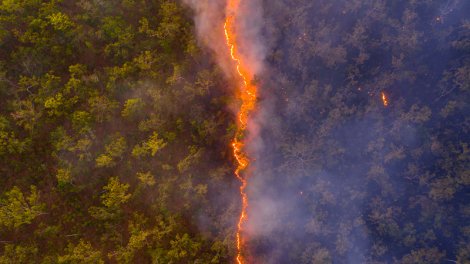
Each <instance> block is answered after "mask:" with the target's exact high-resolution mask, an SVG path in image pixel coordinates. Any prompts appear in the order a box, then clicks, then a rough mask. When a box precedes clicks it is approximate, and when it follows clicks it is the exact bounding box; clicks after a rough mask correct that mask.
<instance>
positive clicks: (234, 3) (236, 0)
mask: <svg viewBox="0 0 470 264" xmlns="http://www.w3.org/2000/svg"><path fill="white" fill-rule="evenodd" d="M227 1H228V2H227V9H226V12H227V13H226V19H225V24H224V30H225V38H226V43H227V46H228V48H229V49H230V56H231V58H232V60H233V61H234V63H235V66H236V69H237V75H238V76H239V77H240V79H241V81H242V82H243V85H242V86H241V87H240V88H239V90H238V91H237V98H238V99H239V100H240V101H241V106H240V109H239V110H238V114H237V116H238V122H237V132H236V134H235V137H234V139H233V140H232V147H233V156H234V157H235V159H236V161H237V168H236V170H235V175H236V177H237V178H238V180H239V181H240V182H241V186H240V196H241V199H242V209H241V213H240V217H239V219H238V224H237V234H236V239H237V241H236V242H237V262H238V264H242V263H244V262H245V261H244V258H243V239H242V230H243V224H244V223H245V222H246V220H247V219H248V215H247V208H248V196H247V194H246V187H247V180H246V177H245V176H244V175H242V173H243V171H244V170H245V169H246V168H247V167H248V165H249V164H250V160H249V158H248V156H247V154H246V152H245V151H244V147H245V143H244V140H243V138H244V136H245V133H246V129H247V125H248V119H249V115H250V113H251V112H253V111H254V109H255V105H256V94H257V87H256V86H255V85H253V84H252V83H251V79H252V76H253V75H254V74H253V73H252V72H250V70H249V69H248V67H247V64H246V62H245V61H243V59H242V58H241V57H240V54H239V52H238V43H237V32H236V30H235V19H236V16H237V14H238V12H239V6H240V0H227Z"/></svg>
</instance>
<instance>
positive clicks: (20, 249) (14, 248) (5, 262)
mask: <svg viewBox="0 0 470 264" xmlns="http://www.w3.org/2000/svg"><path fill="white" fill-rule="evenodd" d="M38 251H39V250H38V248H36V247H34V246H21V245H14V244H6V245H5V248H4V251H3V255H1V256H0V264H12V263H32V262H33V261H34V260H35V259H37V255H38Z"/></svg>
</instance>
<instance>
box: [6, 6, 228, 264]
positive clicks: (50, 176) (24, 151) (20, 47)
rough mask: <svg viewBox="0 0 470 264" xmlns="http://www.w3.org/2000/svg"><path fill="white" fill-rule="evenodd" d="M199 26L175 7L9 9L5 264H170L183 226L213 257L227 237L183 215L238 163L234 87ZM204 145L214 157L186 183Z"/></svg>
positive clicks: (196, 208) (199, 206)
mask: <svg viewBox="0 0 470 264" xmlns="http://www.w3.org/2000/svg"><path fill="white" fill-rule="evenodd" d="M193 32H194V28H193V25H192V19H191V17H190V13H189V12H188V10H187V8H186V7H184V6H183V5H182V4H181V3H180V2H175V1H166V0H165V1H133V0H126V1H114V2H113V1H88V0H84V1H71V0H60V1H38V0H25V1H8V0H6V1H2V2H1V3H0V42H1V43H2V49H1V52H0V97H1V100H2V103H1V104H0V172H1V175H2V177H0V186H1V187H2V191H3V193H0V229H1V235H0V236H1V237H2V239H0V240H1V242H2V243H1V244H0V254H3V255H2V257H0V262H1V263H107V262H120V263H150V262H152V259H153V260H156V259H159V261H160V262H162V263H168V260H169V259H170V258H169V255H168V252H169V251H170V250H171V248H172V245H171V243H170V242H171V241H179V240H181V239H182V238H183V235H184V234H187V236H189V237H184V239H186V240H187V239H189V240H191V241H196V242H197V243H199V244H200V247H199V249H198V250H199V253H200V254H198V256H195V255H194V254H193V255H191V254H186V257H180V258H181V259H184V261H187V262H190V263H191V262H195V261H197V260H198V259H199V260H200V261H201V259H202V263H207V261H206V260H208V259H210V258H211V256H212V254H216V253H214V252H213V251H212V250H211V248H210V247H211V245H212V242H214V241H219V239H224V238H223V237H220V238H211V239H209V238H208V240H210V241H207V242H206V241H205V240H203V239H200V238H199V236H198V235H197V230H196V228H195V227H194V226H195V225H193V223H192V220H190V219H187V218H183V217H178V216H177V213H179V212H181V213H184V214H186V215H190V214H192V213H199V212H209V211H210V210H215V209H213V208H209V207H210V206H208V203H207V201H206V200H204V199H201V200H198V199H194V198H193V197H191V195H192V194H196V195H198V197H202V196H204V197H206V195H207V194H209V192H210V190H212V189H214V190H215V189H216V188H213V187H214V186H212V185H211V184H210V182H209V178H208V177H206V176H205V175H208V174H209V170H212V169H214V170H215V169H216V168H218V167H219V166H225V167H227V166H226V164H224V163H225V161H224V160H223V158H221V157H222V156H224V155H225V154H224V153H222V151H221V150H220V149H216V148H215V147H214V146H216V145H219V146H222V145H226V143H227V142H225V141H224V140H227V138H226V137H224V131H225V130H224V129H223V126H225V121H226V120H227V122H228V120H229V119H230V118H231V117H230V116H231V114H230V113H229V112H228V111H227V110H226V109H227V108H226V106H225V105H224V104H223V103H221V102H222V100H219V99H218V97H219V96H223V95H224V93H225V91H226V90H224V89H218V88H219V87H218V86H220V87H222V86H223V85H225V84H223V85H222V80H223V78H222V75H221V73H220V71H219V70H217V69H216V68H215V66H214V65H213V64H207V63H206V60H207V58H208V54H205V53H203V52H204V51H203V50H200V49H198V48H196V41H195V36H193V35H192V34H193ZM189 49H190V50H191V54H189V52H188V50H189ZM199 72H202V73H199ZM209 90H211V91H217V90H219V91H221V92H213V93H212V94H211V93H209ZM222 91H223V92H222ZM225 96H226V95H225ZM212 100H213V101H214V103H211V104H210V106H208V107H205V106H206V105H207V102H211V101H212ZM188 106H191V107H192V106H195V107H196V108H195V109H197V111H191V112H188V111H187V109H188V108H187V107H188ZM214 113H217V115H218V119H217V120H220V122H219V123H211V124H212V125H211V126H210V129H206V128H205V126H202V125H201V129H200V131H201V133H195V132H194V131H192V128H190V127H189V126H187V124H190V122H191V121H195V122H196V123H197V124H203V123H204V120H214ZM207 127H209V126H207ZM219 128H220V129H219ZM157 131H158V132H157ZM221 131H222V133H220V132H221ZM203 138H212V139H213V140H212V141H211V142H208V141H205V140H204V139H203ZM194 142H198V143H197V144H200V145H201V148H207V149H211V151H207V153H208V159H207V160H205V161H204V162H205V163H206V165H203V164H202V163H201V168H204V169H200V170H198V172H199V173H200V174H199V173H198V175H192V176H191V180H190V183H191V184H187V182H188V181H187V179H186V177H183V176H180V175H179V174H178V173H177V171H176V169H175V168H177V165H178V163H179V162H180V161H181V160H182V159H184V158H185V156H184V154H183V153H184V151H182V150H184V149H187V148H188V147H189V146H191V145H194V144H195V143H194ZM210 144H212V146H210ZM202 145H203V146H202ZM157 155H158V159H157V158H151V157H157ZM214 160H216V161H217V162H214ZM194 162H195V161H194ZM194 162H192V163H191V164H192V165H193V166H195V163H194ZM199 162H201V160H200V161H199ZM97 168H98V169H97ZM228 173H229V171H225V174H228ZM110 175H113V176H112V177H110ZM157 176H158V178H157ZM183 183H185V185H184V186H183V185H182V184H183ZM31 185H34V186H35V187H33V188H31V191H30V192H27V193H26V192H22V191H20V190H26V188H29V186H31ZM193 185H194V187H193ZM183 187H184V188H183ZM182 192H184V193H185V195H184V197H183V196H181V195H180V194H181V193H182ZM39 194H41V196H40V197H39ZM131 198H132V199H131ZM182 199H184V200H182ZM175 201H178V202H175ZM183 204H184V206H183ZM204 206H205V209H204ZM46 208H47V212H46ZM183 210H184V211H183ZM135 215H140V216H141V218H142V219H145V221H143V220H142V221H140V220H139V221H138V220H136V217H134V216H135ZM149 215H150V216H155V215H158V217H157V218H156V219H155V218H153V219H150V218H149V219H147V218H146V217H145V216H149ZM144 222H145V223H144ZM178 234H179V239H176V237H177V235H178ZM221 234H222V232H221ZM10 240H12V241H10ZM13 240H14V241H13ZM3 242H5V244H3ZM10 242H11V243H10ZM175 243H176V242H175ZM181 243H182V242H181ZM66 245H68V246H66ZM92 245H93V246H92ZM219 245H220V247H219V249H220V250H221V251H220V252H222V250H223V249H225V252H230V251H229V250H228V249H227V247H228V245H227V244H219ZM175 247H176V244H175ZM181 247H184V245H182V246H181ZM189 248H190V247H189ZM186 250H189V249H186ZM174 251H175V252H177V250H176V249H174ZM156 252H158V253H156ZM178 252H179V251H178ZM178 254H180V253H175V257H172V258H175V259H176V258H178V257H177V256H176V255H178ZM157 255H158V256H159V257H156V256H157ZM201 255H204V257H201ZM219 259H222V261H221V262H223V260H226V259H227V256H224V257H222V256H221V255H220V256H219Z"/></svg>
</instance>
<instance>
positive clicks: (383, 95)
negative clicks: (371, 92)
mask: <svg viewBox="0 0 470 264" xmlns="http://www.w3.org/2000/svg"><path fill="white" fill-rule="evenodd" d="M382 102H383V104H384V106H385V107H387V106H388V98H387V95H386V94H385V93H384V92H382Z"/></svg>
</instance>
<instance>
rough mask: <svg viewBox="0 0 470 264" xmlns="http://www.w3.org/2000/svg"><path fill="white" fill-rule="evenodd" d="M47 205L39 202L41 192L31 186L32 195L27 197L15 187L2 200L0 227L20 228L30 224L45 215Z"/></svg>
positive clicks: (0, 202)
mask: <svg viewBox="0 0 470 264" xmlns="http://www.w3.org/2000/svg"><path fill="white" fill-rule="evenodd" d="M44 208H45V205H44V204H42V203H40V202H39V191H38V190H37V188H36V186H31V188H30V194H29V195H28V196H26V197H25V195H24V194H23V193H22V192H21V190H20V189H19V188H18V187H16V186H15V187H13V188H12V189H11V190H10V191H8V192H6V193H5V194H4V198H3V199H1V200H0V226H5V227H8V228H18V227H20V226H22V225H24V224H30V223H31V222H32V221H33V220H34V219H35V218H36V217H38V216H39V215H41V214H44V212H43V210H44Z"/></svg>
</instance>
